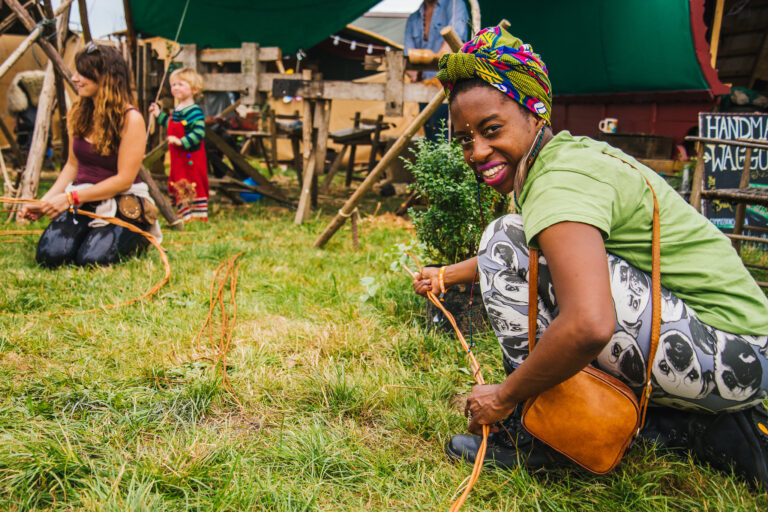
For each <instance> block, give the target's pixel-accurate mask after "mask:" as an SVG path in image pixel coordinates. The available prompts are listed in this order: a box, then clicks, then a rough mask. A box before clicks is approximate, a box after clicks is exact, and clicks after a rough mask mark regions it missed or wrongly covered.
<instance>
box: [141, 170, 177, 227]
mask: <svg viewBox="0 0 768 512" xmlns="http://www.w3.org/2000/svg"><path fill="white" fill-rule="evenodd" d="M139 178H140V179H141V181H143V182H144V183H146V184H147V188H149V195H150V197H152V199H154V200H155V204H156V205H157V209H158V210H160V213H162V214H163V217H165V220H167V221H168V226H170V227H171V228H172V229H177V230H179V231H183V230H184V223H183V222H180V221H179V217H178V216H177V215H176V210H174V209H173V206H172V205H171V202H170V201H169V200H168V198H167V197H165V194H163V193H162V192H161V191H160V187H158V186H157V183H155V180H154V179H152V174H150V172H149V171H148V170H147V168H146V167H144V166H143V165H142V166H141V167H139Z"/></svg>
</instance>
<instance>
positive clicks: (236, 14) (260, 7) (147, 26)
mask: <svg viewBox="0 0 768 512" xmlns="http://www.w3.org/2000/svg"><path fill="white" fill-rule="evenodd" d="M378 2H379V0H256V1H254V0H189V8H188V9H187V15H186V17H185V18H184V23H183V24H182V26H181V32H180V34H179V42H180V43H195V44H197V45H198V46H200V47H201V48H204V47H206V46H210V47H211V48H235V47H239V46H240V43H242V42H252V43H259V44H260V45H261V46H279V47H280V48H281V49H282V50H283V53H293V52H295V51H296V50H297V49H299V48H304V49H307V48H309V47H311V46H313V45H315V44H317V43H318V42H320V41H322V40H323V39H325V38H326V37H328V36H329V35H331V34H333V33H334V32H336V31H337V30H339V29H341V28H344V27H345V26H346V25H347V23H349V22H350V21H352V20H354V19H356V18H358V17H359V16H361V15H362V14H363V13H365V12H366V11H368V9H370V8H371V7H373V6H374V5H376V4H377V3H378ZM186 3H187V0H131V11H132V13H133V25H134V27H135V28H136V30H137V31H139V32H143V33H145V34H151V35H156V36H162V37H165V38H167V39H171V40H173V38H174V37H175V36H176V31H177V29H178V28H179V21H180V20H181V14H182V12H183V11H184V5H185V4H186Z"/></svg>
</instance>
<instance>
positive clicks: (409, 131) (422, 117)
mask: <svg viewBox="0 0 768 512" xmlns="http://www.w3.org/2000/svg"><path fill="white" fill-rule="evenodd" d="M501 25H502V26H505V27H506V26H509V23H508V22H506V21H502V22H501ZM440 34H441V35H442V36H443V38H444V39H445V40H446V41H447V42H448V45H449V46H450V47H451V49H452V50H453V51H458V50H459V49H460V48H461V44H462V43H461V40H460V39H459V37H458V36H457V35H456V32H455V31H454V30H453V28H452V27H450V26H449V27H445V28H444V29H443V30H441V31H440ZM443 101H445V94H444V93H443V91H442V90H439V91H438V92H437V93H435V94H434V95H433V96H432V99H431V100H430V102H429V103H428V104H427V106H426V107H424V110H422V111H421V113H420V114H419V115H418V116H417V117H416V119H414V120H413V122H412V123H411V124H410V125H409V126H408V128H406V129H405V131H404V132H403V134H402V135H400V137H399V138H398V139H397V141H395V143H394V144H393V145H392V146H390V148H389V150H388V151H387V152H386V153H385V154H384V156H383V157H382V158H381V160H380V161H379V163H378V164H377V165H376V167H375V168H373V169H372V170H371V172H370V173H369V174H368V177H367V178H366V179H365V181H363V183H361V184H360V186H359V187H358V188H357V190H355V192H354V193H353V194H352V197H350V198H349V199H348V200H347V202H346V203H344V206H342V207H341V209H339V213H338V214H336V217H334V219H333V220H332V221H331V223H330V224H328V226H327V227H326V228H325V230H324V231H323V232H322V233H321V234H320V236H319V237H318V238H317V239H316V240H315V242H314V243H313V244H312V247H318V248H319V247H323V246H324V245H325V244H326V243H327V242H328V240H330V239H331V237H332V236H333V235H334V233H336V231H338V230H339V228H341V226H342V225H343V224H344V221H346V219H348V218H349V217H350V216H351V215H352V214H353V213H354V212H355V210H356V209H357V205H358V204H359V203H360V201H361V200H362V198H363V196H364V195H365V194H366V193H367V192H368V191H369V190H370V189H371V188H372V187H373V185H374V183H376V180H378V178H379V176H380V175H381V173H382V172H384V170H385V169H386V168H387V166H388V165H389V163H390V162H391V161H392V160H393V159H395V158H397V156H398V155H399V154H400V153H401V152H402V150H403V149H404V148H405V146H406V145H407V144H408V142H409V141H410V140H411V137H413V136H414V134H415V133H416V132H417V131H418V130H419V128H421V127H422V126H423V125H424V123H425V122H426V121H427V119H429V118H430V116H432V114H433V113H434V112H435V110H437V108H438V107H439V106H440V105H441V104H442V103H443Z"/></svg>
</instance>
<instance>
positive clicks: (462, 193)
mask: <svg viewBox="0 0 768 512" xmlns="http://www.w3.org/2000/svg"><path fill="white" fill-rule="evenodd" d="M415 144H416V149H415V150H414V151H413V153H414V156H415V159H414V161H413V162H410V161H408V160H406V161H405V166H406V167H407V168H408V169H409V170H410V171H411V173H412V174H413V177H414V187H415V190H416V192H418V194H419V196H420V197H422V198H424V199H425V200H426V201H427V207H426V209H424V210H419V209H415V208H411V209H410V210H409V211H408V213H409V214H410V216H411V218H412V219H413V224H414V225H415V227H416V236H417V237H418V238H419V240H420V241H421V242H423V243H424V245H425V246H426V247H427V250H428V252H429V253H430V256H432V257H435V258H437V259H436V260H435V263H446V264H447V263H456V262H459V261H462V260H464V259H467V258H469V257H471V256H475V255H476V254H477V247H478V244H479V243H480V236H481V235H482V233H483V227H484V226H483V220H482V218H481V215H480V208H478V205H477V201H478V187H477V181H476V180H475V176H474V173H473V171H472V169H470V168H469V166H467V164H466V163H465V162H464V157H463V155H462V151H461V147H460V146H459V145H458V144H457V143H454V142H451V141H450V140H449V139H448V137H447V133H446V130H443V132H442V135H441V136H440V137H439V139H438V140H437V141H430V140H428V139H426V138H421V139H418V140H416V141H415ZM479 195H480V202H481V204H482V212H483V213H482V217H483V218H484V220H485V222H486V224H487V223H488V222H490V221H491V220H493V219H494V218H496V217H498V216H499V215H500V214H502V213H504V212H506V211H507V210H508V207H509V198H508V197H505V196H503V195H501V194H499V193H498V192H496V191H495V190H493V189H492V188H490V187H488V186H486V185H480V192H479Z"/></svg>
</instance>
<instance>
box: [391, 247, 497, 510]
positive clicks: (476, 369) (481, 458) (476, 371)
mask: <svg viewBox="0 0 768 512" xmlns="http://www.w3.org/2000/svg"><path fill="white" fill-rule="evenodd" d="M405 253H406V254H407V255H408V256H410V257H411V258H412V259H413V261H415V262H416V265H417V266H418V267H419V274H421V263H419V260H418V259H416V257H415V256H414V255H413V254H411V253H409V252H408V251H406V252H405ZM401 265H402V263H401ZM402 267H403V268H404V269H405V271H406V272H408V274H410V276H411V277H412V278H413V280H414V281H415V280H416V274H414V273H413V272H412V271H411V269H409V268H408V267H406V266H405V265H402ZM427 298H428V299H429V301H430V302H431V303H432V304H434V305H435V306H437V308H438V309H440V311H442V312H443V314H444V315H445V317H446V318H447V319H448V322H450V324H451V325H452V326H453V330H454V331H456V336H458V337H459V341H460V342H461V346H462V347H464V350H465V351H466V353H467V357H468V358H469V364H470V366H471V367H472V376H473V377H474V378H475V382H477V383H478V384H485V380H484V379H483V375H482V374H481V373H480V365H479V364H478V362H477V359H475V355H474V354H473V353H472V348H471V347H470V346H469V344H468V343H467V341H466V340H465V339H464V335H463V334H461V330H459V326H458V325H456V319H454V318H453V315H452V314H451V313H450V312H449V311H448V310H447V309H445V307H443V305H442V304H440V301H439V300H438V299H437V297H436V296H435V294H434V293H432V290H430V291H428V292H427ZM490 430H491V427H490V426H489V425H483V440H482V442H481V443H480V449H479V450H478V452H477V456H476V457H475V465H474V466H473V467H472V473H471V474H470V475H469V481H468V482H467V487H466V488H465V489H464V492H463V493H462V494H461V496H459V498H458V499H457V500H456V501H455V502H454V503H453V505H451V508H450V512H458V510H459V509H461V506H462V505H463V504H464V502H465V501H466V499H467V497H468V496H469V492H470V491H471V490H472V487H474V485H475V482H477V479H478V478H479V477H480V471H482V469H483V462H485V451H486V449H487V448H488V434H489V432H490Z"/></svg>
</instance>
